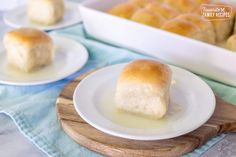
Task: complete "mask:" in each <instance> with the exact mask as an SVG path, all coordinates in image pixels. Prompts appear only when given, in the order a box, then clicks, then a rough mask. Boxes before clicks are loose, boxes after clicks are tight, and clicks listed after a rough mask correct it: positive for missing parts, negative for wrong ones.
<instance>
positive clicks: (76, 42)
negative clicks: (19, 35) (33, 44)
mask: <svg viewBox="0 0 236 157" xmlns="http://www.w3.org/2000/svg"><path fill="white" fill-rule="evenodd" d="M49 35H50V36H51V37H52V38H61V39H63V40H67V41H70V42H73V43H74V44H76V45H79V46H80V47H81V48H82V49H83V51H82V53H84V54H83V55H84V61H83V63H82V64H81V66H80V67H78V68H75V69H74V70H73V71H71V72H69V73H66V74H64V75H62V76H60V77H58V78H56V79H53V78H52V79H47V80H44V81H33V82H14V81H4V80H1V79H0V84H5V85H14V86H36V85H43V84H48V83H53V82H56V81H59V80H62V79H64V78H66V77H68V76H70V75H72V74H74V73H75V72H77V71H78V70H81V69H82V68H83V67H84V66H85V64H86V63H87V62H88V59H89V53H88V50H87V49H86V47H85V46H84V45H83V44H81V43H80V42H78V41H75V40H73V39H70V38H67V37H64V36H62V35H59V34H49ZM79 53H81V52H79Z"/></svg>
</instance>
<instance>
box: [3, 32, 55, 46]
mask: <svg viewBox="0 0 236 157" xmlns="http://www.w3.org/2000/svg"><path fill="white" fill-rule="evenodd" d="M5 37H6V38H8V39H11V40H14V41H17V42H18V43H21V44H23V45H28V46H31V45H34V44H37V43H52V39H51V38H50V36H48V34H47V33H45V32H43V31H40V30H38V29H35V28H19V29H15V30H12V31H10V32H8V33H6V35H5Z"/></svg>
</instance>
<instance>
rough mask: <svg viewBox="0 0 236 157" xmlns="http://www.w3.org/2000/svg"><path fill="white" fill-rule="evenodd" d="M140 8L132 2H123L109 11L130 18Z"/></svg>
mask: <svg viewBox="0 0 236 157" xmlns="http://www.w3.org/2000/svg"><path fill="white" fill-rule="evenodd" d="M138 8H139V7H138V6H136V5H134V4H132V3H121V4H118V5H116V6H114V7H113V8H111V9H110V10H109V11H108V13H109V14H112V15H115V16H119V17H123V18H126V19H129V18H131V16H132V15H133V14H134V13H135V12H136V10H138Z"/></svg>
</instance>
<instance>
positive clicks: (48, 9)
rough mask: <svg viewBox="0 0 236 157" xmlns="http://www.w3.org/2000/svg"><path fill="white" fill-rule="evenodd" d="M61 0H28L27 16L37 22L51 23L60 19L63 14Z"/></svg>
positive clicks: (63, 7)
mask: <svg viewBox="0 0 236 157" xmlns="http://www.w3.org/2000/svg"><path fill="white" fill-rule="evenodd" d="M64 10H65V6H64V1H63V0H29V1H28V17H29V19H30V20H31V21H32V22H34V23H38V24H42V25H52V24H55V23H57V22H58V21H60V20H61V19H62V18H63V16H64Z"/></svg>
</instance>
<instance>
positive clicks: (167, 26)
mask: <svg viewBox="0 0 236 157" xmlns="http://www.w3.org/2000/svg"><path fill="white" fill-rule="evenodd" d="M161 29H163V30H166V31H168V32H172V33H176V34H179V35H183V36H186V37H189V38H193V39H196V40H203V35H202V32H201V30H200V28H199V27H198V26H196V25H195V24H193V23H192V22H188V21H186V20H180V19H172V20H169V21H167V22H166V23H164V24H163V26H162V27H161Z"/></svg>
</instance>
